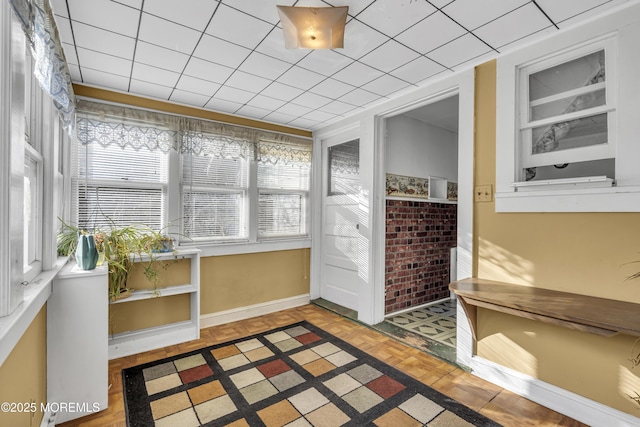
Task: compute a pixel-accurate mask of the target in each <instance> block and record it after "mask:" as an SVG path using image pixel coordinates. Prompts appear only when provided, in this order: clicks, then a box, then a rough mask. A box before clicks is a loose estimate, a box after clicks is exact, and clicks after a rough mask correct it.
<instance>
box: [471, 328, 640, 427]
mask: <svg viewBox="0 0 640 427" xmlns="http://www.w3.org/2000/svg"><path fill="white" fill-rule="evenodd" d="M458 323H462V322H460V320H459V321H458ZM468 366H469V367H470V368H471V370H472V373H473V374H474V375H476V376H478V377H480V378H482V379H484V380H487V381H489V382H491V383H493V384H496V385H498V386H500V387H502V388H504V389H506V390H509V391H511V392H513V393H516V394H518V395H520V396H522V397H525V398H527V399H529V400H532V401H534V402H536V403H539V404H540V405H543V406H546V407H547V408H550V409H553V410H554V411H557V412H560V413H561V414H564V415H566V416H569V417H571V418H574V419H576V420H578V421H580V422H582V423H585V424H588V425H590V426H593V427H632V426H638V425H640V418H637V417H634V416H633V415H629V414H627V413H625V412H622V411H619V410H617V409H613V408H611V407H609V406H606V405H603V404H602V403H598V402H596V401H594V400H591V399H587V398H586V397H583V396H580V395H578V394H575V393H572V392H570V391H567V390H565V389H562V388H560V387H557V386H554V385H552V384H549V383H546V382H544V381H541V380H539V379H537V378H533V377H530V376H528V375H525V374H523V373H521V372H518V371H515V370H513V369H510V368H507V367H504V366H502V365H499V364H497V363H494V362H491V361H489V360H487V359H483V358H482V357H479V356H473V357H472V358H471V359H470V361H469V364H468Z"/></svg>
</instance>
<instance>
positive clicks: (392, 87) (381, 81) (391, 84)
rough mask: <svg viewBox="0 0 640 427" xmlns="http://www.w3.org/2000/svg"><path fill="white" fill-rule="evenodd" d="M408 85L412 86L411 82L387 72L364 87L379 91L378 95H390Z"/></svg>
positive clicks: (374, 91) (375, 91)
mask: <svg viewBox="0 0 640 427" xmlns="http://www.w3.org/2000/svg"><path fill="white" fill-rule="evenodd" d="M407 86H410V85H409V83H407V82H405V81H403V80H400V79H398V78H396V77H393V76H390V75H388V74H385V75H383V76H381V77H379V78H377V79H375V80H374V81H372V82H369V83H367V84H366V85H364V86H362V89H365V90H368V91H369V92H373V93H377V94H378V95H382V96H389V95H391V94H392V93H394V92H397V91H399V90H401V89H404V88H406V87H407Z"/></svg>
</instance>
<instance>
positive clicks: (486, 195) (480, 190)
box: [473, 184, 493, 203]
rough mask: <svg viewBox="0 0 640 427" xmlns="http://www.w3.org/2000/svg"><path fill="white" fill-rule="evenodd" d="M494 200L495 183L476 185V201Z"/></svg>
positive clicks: (474, 194) (474, 199) (474, 196)
mask: <svg viewBox="0 0 640 427" xmlns="http://www.w3.org/2000/svg"><path fill="white" fill-rule="evenodd" d="M492 200H493V185H491V184H487V185H476V186H475V188H474V190H473V201H474V202H479V203H480V202H490V201H492Z"/></svg>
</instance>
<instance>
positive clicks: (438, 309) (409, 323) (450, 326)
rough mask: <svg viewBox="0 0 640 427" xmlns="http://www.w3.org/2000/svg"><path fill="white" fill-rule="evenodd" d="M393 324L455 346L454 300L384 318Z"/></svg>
mask: <svg viewBox="0 0 640 427" xmlns="http://www.w3.org/2000/svg"><path fill="white" fill-rule="evenodd" d="M385 322H389V323H391V324H393V325H395V326H398V327H400V328H402V329H405V330H407V331H410V332H413V333H416V334H418V335H421V336H423V337H425V338H427V339H430V340H433V341H437V342H439V343H441V344H444V345H446V346H449V347H452V348H456V301H455V300H448V301H444V302H440V303H437V304H434V305H429V306H426V307H421V308H418V309H416V310H412V311H407V312H404V313H401V314H392V315H390V316H389V317H387V318H386V319H385Z"/></svg>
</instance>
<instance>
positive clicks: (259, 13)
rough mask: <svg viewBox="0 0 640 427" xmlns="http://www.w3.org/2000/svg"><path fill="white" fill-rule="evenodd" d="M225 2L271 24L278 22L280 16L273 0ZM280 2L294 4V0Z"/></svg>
mask: <svg viewBox="0 0 640 427" xmlns="http://www.w3.org/2000/svg"><path fill="white" fill-rule="evenodd" d="M224 4H226V5H227V6H230V7H233V8H234V9H237V10H241V11H243V12H245V13H248V14H249V15H251V16H255V17H256V18H259V19H262V20H263V21H267V22H269V23H271V24H274V25H275V24H276V23H277V22H278V21H279V20H280V17H279V16H278V10H277V8H276V5H275V2H271V1H253V2H248V1H247V0H224ZM278 4H281V5H283V6H290V5H292V4H293V0H288V1H278Z"/></svg>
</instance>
